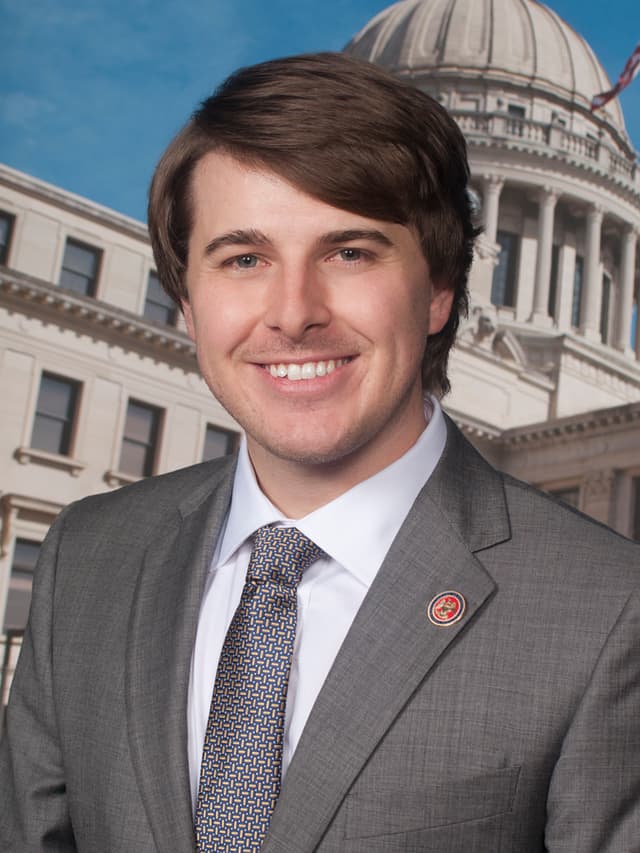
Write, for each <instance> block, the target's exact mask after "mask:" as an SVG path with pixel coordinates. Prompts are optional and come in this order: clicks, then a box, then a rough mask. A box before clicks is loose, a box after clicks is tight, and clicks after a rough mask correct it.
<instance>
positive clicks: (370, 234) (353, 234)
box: [318, 228, 393, 247]
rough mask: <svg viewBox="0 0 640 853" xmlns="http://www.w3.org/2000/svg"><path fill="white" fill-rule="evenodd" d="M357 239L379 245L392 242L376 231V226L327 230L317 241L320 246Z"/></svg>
mask: <svg viewBox="0 0 640 853" xmlns="http://www.w3.org/2000/svg"><path fill="white" fill-rule="evenodd" d="M357 240H369V241H371V242H373V243H378V244H379V245H380V246H386V247H391V246H393V242H392V241H391V240H390V239H389V238H388V237H387V235H386V234H383V233H382V231H378V229H377V228H348V229H346V230H344V231H329V233H328V234H323V235H322V237H320V239H319V241H318V243H319V244H320V245H321V246H340V245H342V244H343V243H353V242H354V241H357Z"/></svg>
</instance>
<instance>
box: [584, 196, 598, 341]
mask: <svg viewBox="0 0 640 853" xmlns="http://www.w3.org/2000/svg"><path fill="white" fill-rule="evenodd" d="M601 230H602V208H601V207H596V205H593V207H591V208H589V211H588V213H587V229H586V241H587V245H586V252H585V259H584V260H585V263H584V283H583V293H582V305H581V307H580V331H581V332H582V334H583V335H584V336H585V338H588V339H589V340H592V341H599V340H600V300H601V295H602V294H601V288H602V282H601V275H600V234H601Z"/></svg>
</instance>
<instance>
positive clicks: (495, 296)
mask: <svg viewBox="0 0 640 853" xmlns="http://www.w3.org/2000/svg"><path fill="white" fill-rule="evenodd" d="M496 242H497V243H498V245H499V246H500V254H499V255H498V263H497V265H496V267H495V269H494V271H493V282H492V284H491V301H492V302H493V304H494V305H506V306H509V307H511V308H513V307H514V306H515V304H516V275H517V270H518V248H519V243H520V238H519V237H518V235H517V234H512V233H510V232H509V231H498V233H497V235H496Z"/></svg>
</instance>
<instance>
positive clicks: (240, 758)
mask: <svg viewBox="0 0 640 853" xmlns="http://www.w3.org/2000/svg"><path fill="white" fill-rule="evenodd" d="M321 554H322V551H321V550H320V548H318V546H317V545H315V544H314V543H313V542H311V540H310V539H307V537H306V536H305V535H304V534H303V533H301V532H300V531H299V530H297V529H296V528H295V527H278V528H276V527H261V528H260V529H259V530H258V531H257V532H256V534H255V538H254V546H253V551H252V553H251V560H250V562H249V568H248V569H247V579H246V582H245V586H244V589H243V591H242V597H241V598H240V604H239V605H238V609H237V610H236V612H235V615H234V617H233V619H232V621H231V625H230V627H229V630H228V632H227V636H226V638H225V641H224V645H223V647H222V653H221V655H220V661H219V663H218V671H217V673H216V681H215V686H214V690H213V698H212V700H211V710H210V712H209V720H208V722H207V731H206V733H205V739H204V749H203V753H202V768H201V771H200V787H199V790H198V802H197V806H196V818H195V827H196V838H197V843H198V851H199V853H205V851H207V853H208V851H216V853H222V851H224V853H253V851H255V853H258V851H259V850H260V847H261V846H262V842H263V840H264V836H265V835H266V832H267V829H268V827H269V820H270V819H271V813H272V812H273V809H274V807H275V804H276V800H277V799H278V794H279V793H280V776H281V772H282V742H283V731H284V713H285V704H286V699H287V685H288V682H289V670H290V668H291V656H292V653H293V643H294V640H295V633H296V616H297V589H298V584H299V583H300V579H301V577H302V572H303V571H304V570H305V569H306V568H307V566H308V565H309V564H310V563H312V562H313V561H314V560H316V559H317V558H318V557H319V556H320V555H321Z"/></svg>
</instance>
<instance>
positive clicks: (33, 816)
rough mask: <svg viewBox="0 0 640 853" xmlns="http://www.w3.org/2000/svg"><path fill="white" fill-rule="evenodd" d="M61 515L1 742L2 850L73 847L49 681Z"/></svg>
mask: <svg viewBox="0 0 640 853" xmlns="http://www.w3.org/2000/svg"><path fill="white" fill-rule="evenodd" d="M65 515H66V511H65V512H63V513H62V514H61V515H60V516H59V518H58V519H57V521H56V523H55V524H54V525H53V527H52V528H51V530H50V532H49V535H48V536H47V538H46V540H45V542H44V544H43V546H42V549H41V553H40V558H39V560H38V565H37V567H36V572H35V577H34V587H33V598H32V603H31V612H30V615H29V621H28V624H27V628H26V630H25V634H24V640H23V645H22V650H21V652H20V657H19V660H18V664H17V667H16V671H15V675H14V679H13V684H12V688H11V695H10V699H9V705H8V707H7V709H6V713H5V719H4V732H3V736H2V739H1V740H0V850H3V851H7V853H27V851H28V853H40V851H57V853H71V851H75V850H76V845H75V842H74V838H73V831H72V828H71V820H70V816H69V812H68V807H67V797H66V788H65V774H64V764H63V757H62V754H61V750H60V745H59V741H58V735H57V725H56V708H55V701H54V694H53V679H52V635H53V619H54V588H55V577H56V561H57V553H58V543H59V540H60V535H61V531H62V529H63V525H64V517H65Z"/></svg>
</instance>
